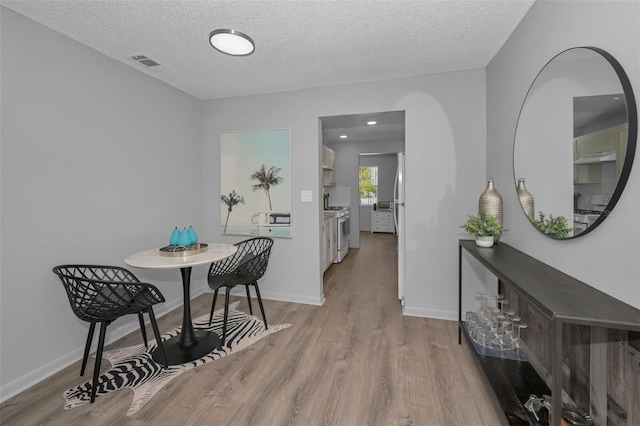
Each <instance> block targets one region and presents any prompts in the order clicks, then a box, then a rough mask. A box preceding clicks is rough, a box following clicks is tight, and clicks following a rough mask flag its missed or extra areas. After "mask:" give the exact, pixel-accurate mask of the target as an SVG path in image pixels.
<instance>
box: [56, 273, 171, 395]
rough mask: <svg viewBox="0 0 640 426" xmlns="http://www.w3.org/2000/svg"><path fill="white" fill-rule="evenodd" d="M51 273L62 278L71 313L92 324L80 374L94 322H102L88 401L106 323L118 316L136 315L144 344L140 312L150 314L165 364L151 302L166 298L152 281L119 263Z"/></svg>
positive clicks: (93, 386)
mask: <svg viewBox="0 0 640 426" xmlns="http://www.w3.org/2000/svg"><path fill="white" fill-rule="evenodd" d="M53 273H54V274H56V275H57V276H58V277H59V278H60V281H62V284H63V286H64V289H65V291H66V293H67V297H68V299H69V303H70V304H71V310H72V311H73V313H74V314H75V315H76V316H77V317H78V318H79V319H81V320H82V321H86V322H89V323H90V324H91V325H90V327H89V335H88V336H87V341H86V343H85V349H84V357H83V359H82V367H81V370H80V375H81V376H82V375H84V370H85V367H86V365H87V359H88V357H89V350H90V347H91V341H92V339H93V334H94V331H95V326H96V323H100V324H101V326H100V337H99V340H98V349H97V352H96V364H95V368H94V371H93V384H92V388H91V402H94V401H95V395H96V390H97V386H98V376H99V373H100V364H101V361H102V349H103V347H104V340H105V335H106V328H107V325H109V324H110V323H111V322H113V321H115V320H116V319H118V318H120V317H121V316H124V315H128V314H137V315H138V318H139V321H140V330H141V331H142V338H143V340H144V345H145V347H147V333H146V331H145V325H144V318H143V316H142V313H143V312H146V313H148V314H149V319H150V320H151V326H152V328H153V332H154V335H155V338H156V343H157V344H158V348H159V349H160V351H161V353H162V356H163V359H164V360H165V367H166V366H167V362H166V356H165V354H164V347H163V346H162V341H161V338H160V331H159V330H158V324H157V322H156V318H155V315H154V313H153V308H152V306H153V305H155V304H158V303H163V302H164V301H165V299H164V296H163V295H162V293H160V290H158V289H157V288H156V287H155V286H153V285H151V284H148V283H143V282H140V280H138V278H136V276H135V275H133V274H132V273H131V272H130V271H128V270H126V269H124V268H121V267H119V266H104V265H59V266H56V267H54V268H53Z"/></svg>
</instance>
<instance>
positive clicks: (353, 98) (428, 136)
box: [203, 70, 486, 319]
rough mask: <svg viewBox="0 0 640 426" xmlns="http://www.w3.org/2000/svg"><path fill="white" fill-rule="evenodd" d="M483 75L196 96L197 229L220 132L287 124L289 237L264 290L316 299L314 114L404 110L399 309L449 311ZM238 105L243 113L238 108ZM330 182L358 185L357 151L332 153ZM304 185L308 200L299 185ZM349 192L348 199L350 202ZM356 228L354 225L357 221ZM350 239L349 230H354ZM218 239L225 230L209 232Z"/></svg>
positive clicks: (470, 205) (480, 156)
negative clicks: (200, 168) (200, 169)
mask: <svg viewBox="0 0 640 426" xmlns="http://www.w3.org/2000/svg"><path fill="white" fill-rule="evenodd" d="M485 104H486V99H485V74H484V70H470V71H463V72H452V73H443V74H435V75H426V76H421V77H414V78H405V79H397V80H387V81H380V82H369V83H357V84H348V85H342V86H335V87H323V88H315V89H307V90H296V91H290V92H283V93H274V94H265V95H257V96H247V97H238V98H228V99H219V100H212V101H206V102H204V122H205V125H204V134H203V149H204V152H203V159H204V163H205V165H206V166H205V175H204V191H203V197H204V212H205V218H206V220H205V229H206V232H207V233H208V234H215V232H216V230H217V229H218V227H217V224H218V223H219V222H220V212H219V206H218V200H219V198H220V194H219V188H218V170H217V168H216V167H215V165H216V164H217V162H218V160H219V136H218V135H219V134H220V133H221V132H230V131H241V130H259V129H278V128H290V129H292V138H293V142H292V145H293V180H294V182H293V209H292V210H293V224H292V226H293V236H294V237H293V238H292V239H278V240H277V241H276V244H275V246H274V252H273V257H272V261H270V266H269V270H268V271H267V276H266V278H265V280H264V282H263V283H262V284H261V287H260V288H261V293H262V294H263V296H265V297H268V298H273V299H280V300H289V301H296V302H305V303H317V304H320V303H322V301H323V298H324V296H323V290H322V269H321V265H320V258H321V256H320V253H321V251H320V249H321V241H320V235H321V222H320V217H321V209H322V200H321V194H322V187H321V185H322V182H321V141H320V138H319V136H318V119H319V117H325V116H335V115H344V114H356V113H358V114H359V113H368V112H379V111H398V110H404V111H405V112H406V116H405V117H406V118H405V126H406V128H405V152H406V173H407V185H406V206H407V207H406V216H405V218H406V226H407V233H406V234H407V239H406V247H407V250H406V276H407V283H406V306H405V310H404V312H405V314H409V315H420V316H429V317H435V318H447V319H454V318H456V317H457V316H456V311H457V286H456V280H457V239H458V238H460V237H461V236H462V234H461V232H460V229H459V228H458V226H459V224H460V223H462V222H463V220H464V219H465V218H466V214H467V213H468V212H469V213H471V212H474V211H475V210H477V200H478V195H479V194H480V193H481V192H482V191H483V189H484V186H485V182H484V175H485V161H484V158H485V150H486V146H485V132H486V130H485ZM238 112H241V113H238ZM338 154H339V155H337V159H338V170H339V173H338V185H339V186H348V185H350V184H351V183H352V182H357V179H358V177H357V175H358V169H357V167H343V164H344V163H345V162H346V164H354V165H356V164H357V161H358V160H357V156H358V152H355V151H354V152H353V153H352V155H351V154H349V155H344V152H343V151H342V150H341V151H340V153H338ZM302 190H311V191H312V192H313V202H312V203H302V202H301V201H300V192H301V191H302ZM357 196H358V195H357V191H351V197H352V200H351V206H355V205H357ZM356 229H357V228H356ZM352 237H353V233H352ZM218 238H220V239H222V240H225V239H229V240H232V239H233V238H232V237H217V239H218Z"/></svg>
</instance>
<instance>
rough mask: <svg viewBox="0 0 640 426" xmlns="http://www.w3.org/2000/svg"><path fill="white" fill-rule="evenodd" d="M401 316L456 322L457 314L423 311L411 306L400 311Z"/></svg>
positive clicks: (433, 310)
mask: <svg viewBox="0 0 640 426" xmlns="http://www.w3.org/2000/svg"><path fill="white" fill-rule="evenodd" d="M402 315H407V316H410V317H422V318H433V319H441V320H448V321H458V312H457V311H455V312H453V311H441V310H438V309H424V308H415V307H411V306H405V307H404V308H403V309H402Z"/></svg>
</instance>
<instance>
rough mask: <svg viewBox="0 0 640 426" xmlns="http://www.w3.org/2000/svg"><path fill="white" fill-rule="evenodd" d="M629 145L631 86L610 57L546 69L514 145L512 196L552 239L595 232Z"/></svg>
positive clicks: (614, 195)
mask: <svg viewBox="0 0 640 426" xmlns="http://www.w3.org/2000/svg"><path fill="white" fill-rule="evenodd" d="M636 137H637V113H636V106H635V99H634V96H633V92H632V90H631V85H630V83H629V80H628V78H627V76H626V74H625V73H624V70H623V69H622V67H621V66H620V64H619V63H618V62H617V61H616V60H615V59H614V58H613V57H612V56H611V55H609V54H608V53H606V52H604V51H603V50H601V49H596V48H590V47H589V48H587V47H581V48H574V49H569V50H566V51H564V52H562V53H560V54H559V55H557V56H555V57H554V58H553V59H552V60H551V61H549V62H548V63H547V65H545V67H544V68H543V69H542V71H540V73H539V74H538V76H537V77H536V79H535V80H534V82H533V84H532V85H531V87H530V89H529V92H528V93H527V96H526V98H525V101H524V103H523V105H522V109H521V111H520V117H519V118H518V124H517V128H516V136H515V140H514V150H513V171H514V178H515V184H516V191H517V193H518V197H519V199H520V201H521V204H522V207H523V211H525V213H526V214H527V216H529V218H530V220H531V222H532V224H533V225H534V226H535V227H536V228H537V229H538V230H540V231H542V232H543V233H545V234H546V235H548V236H550V237H552V238H556V239H566V238H573V237H577V236H581V235H585V234H587V233H589V232H591V231H592V230H593V229H594V228H595V227H597V226H598V225H599V224H600V223H601V222H602V221H603V220H604V219H605V218H606V217H607V216H609V215H610V213H611V212H612V210H613V207H614V205H615V203H616V202H617V200H618V198H619V197H620V194H621V193H622V190H623V189H624V185H625V184H626V181H627V179H628V177H629V172H630V170H631V164H632V162H633V156H634V153H635V146H636ZM532 211H533V212H534V214H533V215H532V214H531V212H532Z"/></svg>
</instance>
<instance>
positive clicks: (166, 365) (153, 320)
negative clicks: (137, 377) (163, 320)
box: [147, 306, 169, 368]
mask: <svg viewBox="0 0 640 426" xmlns="http://www.w3.org/2000/svg"><path fill="white" fill-rule="evenodd" d="M147 313H148V314H149V319H150V320H151V328H153V334H154V335H155V336H156V343H157V345H158V348H159V349H160V353H161V354H162V359H163V360H164V368H169V362H168V361H167V354H166V353H165V351H164V345H163V344H162V338H161V337H160V330H159V329H158V322H157V321H156V316H155V315H154V313H153V308H152V307H151V306H149V309H147Z"/></svg>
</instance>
